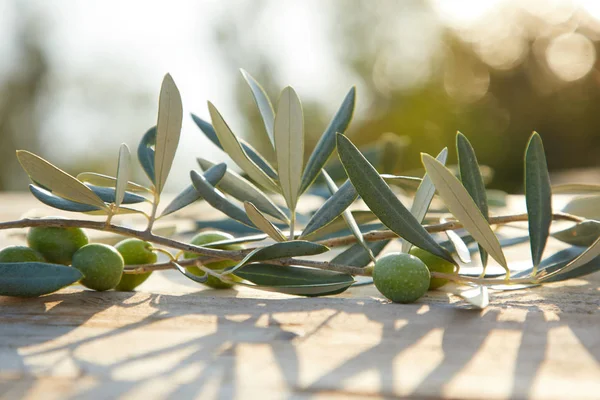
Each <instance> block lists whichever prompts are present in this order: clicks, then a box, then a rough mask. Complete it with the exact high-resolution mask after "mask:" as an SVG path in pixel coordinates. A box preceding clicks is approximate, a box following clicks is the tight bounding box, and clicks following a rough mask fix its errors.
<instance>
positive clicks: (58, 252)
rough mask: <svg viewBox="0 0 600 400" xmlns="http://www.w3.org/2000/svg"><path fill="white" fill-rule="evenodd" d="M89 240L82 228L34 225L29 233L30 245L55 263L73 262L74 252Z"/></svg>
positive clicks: (28, 240) (66, 263) (47, 259)
mask: <svg viewBox="0 0 600 400" xmlns="http://www.w3.org/2000/svg"><path fill="white" fill-rule="evenodd" d="M88 242H89V240H88V237H87V235H86V234H85V232H84V231H83V229H81V228H57V227H34V228H31V229H29V232H28V233H27V243H28V244H29V247H31V248H32V249H34V250H36V251H38V252H39V253H40V254H41V255H42V256H43V257H44V258H45V259H46V261H48V262H50V263H54V264H64V265H69V264H71V260H72V258H73V254H75V252H76V251H77V250H79V249H80V248H81V247H83V246H85V245H86V244H88Z"/></svg>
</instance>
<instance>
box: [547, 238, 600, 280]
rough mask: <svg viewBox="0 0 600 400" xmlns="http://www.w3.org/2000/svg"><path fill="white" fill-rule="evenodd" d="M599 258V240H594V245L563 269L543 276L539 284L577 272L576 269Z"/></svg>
mask: <svg viewBox="0 0 600 400" xmlns="http://www.w3.org/2000/svg"><path fill="white" fill-rule="evenodd" d="M598 256H600V238H598V239H596V241H595V242H594V243H592V245H591V246H590V247H588V248H587V249H585V251H584V252H583V253H581V254H580V255H578V256H577V257H576V258H575V259H574V260H572V261H571V262H569V263H568V264H567V265H565V266H564V267H563V268H560V269H558V270H556V271H554V272H551V273H549V274H546V275H543V276H541V277H540V279H538V280H539V281H540V282H545V281H548V280H551V279H556V277H557V276H559V275H563V274H566V273H569V272H572V271H575V270H577V269H578V268H581V267H584V266H585V265H586V264H588V263H590V262H591V261H593V260H594V259H595V258H596V257H598Z"/></svg>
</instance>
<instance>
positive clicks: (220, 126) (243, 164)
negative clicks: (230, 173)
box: [208, 101, 280, 192]
mask: <svg viewBox="0 0 600 400" xmlns="http://www.w3.org/2000/svg"><path fill="white" fill-rule="evenodd" d="M208 111H209V112H210V118H211V120H212V124H213V127H214V128H215V132H216V133H217V136H218V137H219V142H220V143H221V145H222V146H223V149H224V150H225V152H226V153H227V154H228V155H229V157H231V159H232V160H233V161H235V163H236V164H237V165H238V166H239V167H240V168H241V169H243V170H244V171H245V172H246V173H247V174H248V176H250V178H252V179H253V180H254V181H255V182H256V183H258V184H259V185H260V186H262V187H264V188H267V189H270V190H272V191H274V192H279V191H280V189H279V187H278V186H277V184H276V183H275V181H273V179H271V178H269V176H268V175H267V174H265V173H264V172H263V171H262V170H261V169H260V168H259V167H258V166H257V165H256V164H254V162H253V161H252V160H250V159H249V158H248V155H247V154H246V152H245V151H244V149H243V148H242V145H241V144H240V142H239V140H238V139H237V137H236V136H235V135H234V133H233V132H232V131H231V129H230V128H229V126H228V125H227V123H226V122H225V120H224V119H223V117H222V116H221V114H220V113H219V111H218V110H217V108H216V107H215V106H214V105H213V104H212V103H211V102H210V101H209V102H208Z"/></svg>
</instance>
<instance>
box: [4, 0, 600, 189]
mask: <svg viewBox="0 0 600 400" xmlns="http://www.w3.org/2000/svg"><path fill="white" fill-rule="evenodd" d="M0 15H1V17H0V22H1V23H0V26H1V28H0V33H2V35H3V41H2V42H3V43H2V44H0V54H1V55H2V57H0V59H1V60H2V61H0V138H1V140H0V144H1V145H0V190H26V188H27V178H26V176H25V175H24V173H22V172H21V171H20V168H19V166H18V163H17V162H16V158H15V157H14V150H15V149H16V148H25V149H28V150H31V151H34V152H36V153H38V154H40V155H42V156H44V157H46V158H48V159H49V160H51V161H52V162H53V163H55V164H57V165H59V166H60V167H62V168H64V169H65V170H67V171H69V172H72V173H77V172H81V171H84V170H88V171H89V170H91V171H96V172H102V173H108V174H113V173H114V171H115V169H116V157H117V151H118V146H119V144H120V143H121V142H126V143H128V144H129V146H130V147H131V148H132V149H133V148H135V147H136V146H137V141H138V140H139V139H140V138H141V136H142V134H143V133H144V132H145V130H146V129H147V128H148V127H150V126H152V125H153V124H154V123H155V119H156V108H157V99H158V91H159V87H160V82H161V79H162V75H163V74H164V73H166V72H171V74H172V75H173V77H174V79H175V81H176V82H177V84H178V86H179V88H180V91H181V93H182V97H183V101H184V107H185V109H186V111H188V112H194V113H196V114H198V115H200V116H202V117H204V118H208V112H207V109H206V101H207V100H209V99H210V100H211V101H213V102H214V103H215V105H216V106H217V107H218V108H219V109H220V110H221V112H222V113H223V115H224V116H225V118H226V120H227V121H228V122H229V123H230V125H231V126H232V127H233V129H234V131H235V132H236V133H239V134H240V135H242V136H245V137H247V138H248V140H250V141H251V140H252V134H253V132H257V131H258V130H260V129H264V128H263V127H262V122H261V120H260V117H259V115H258V112H257V110H256V107H255V105H254V102H253V100H252V97H251V95H250V92H249V90H248V88H247V86H245V84H244V82H243V79H242V78H241V75H240V74H239V72H238V68H244V69H246V70H247V71H248V72H250V73H251V74H252V75H253V76H254V77H255V78H256V79H257V80H258V81H259V82H261V83H263V86H264V87H265V88H266V89H267V91H268V93H269V94H270V96H271V98H272V100H273V101H274V102H276V99H277V97H278V94H279V92H280V90H281V89H282V88H283V87H284V86H287V85H291V86H294V87H295V88H296V90H297V91H298V93H299V94H300V97H301V98H302V100H303V105H304V109H305V118H306V129H307V135H308V139H307V153H308V151H310V149H312V147H313V146H314V144H315V143H316V141H317V140H318V138H319V135H320V134H321V133H322V132H323V130H324V128H325V127H326V125H327V123H328V121H329V119H330V118H331V116H332V115H333V113H334V112H335V110H336V109H337V107H338V106H339V104H340V103H341V101H342V99H343V98H344V96H345V94H346V92H347V91H348V89H349V88H350V87H352V86H353V85H355V86H356V87H357V91H358V102H357V110H356V113H355V119H354V121H353V123H352V124H351V126H350V129H349V131H348V134H349V135H350V136H351V138H352V140H353V141H355V143H357V144H359V145H361V146H368V145H370V144H371V145H372V144H374V143H378V146H379V148H381V149H385V150H386V152H387V153H386V156H385V157H387V161H386V163H385V166H384V165H383V163H380V165H379V167H380V169H382V168H385V169H386V170H387V171H386V172H394V173H402V172H407V171H408V172H414V173H418V171H415V170H416V169H418V168H419V167H420V159H419V153H420V152H428V153H432V154H434V153H435V154H437V152H439V151H440V150H441V148H442V147H444V146H448V147H449V148H450V150H451V153H450V154H451V157H450V160H449V163H453V162H455V160H456V156H455V155H454V136H455V134H456V131H457V130H460V131H461V132H463V133H464V134H465V135H467V137H468V138H469V139H470V140H471V142H472V144H473V146H474V147H475V149H476V151H477V154H478V158H479V161H480V163H482V164H486V165H489V166H490V167H492V168H493V170H494V180H493V182H492V184H491V185H490V186H491V187H493V188H499V189H503V190H506V191H509V192H519V191H520V190H522V175H523V166H522V158H523V153H524V147H525V144H526V142H527V140H528V138H529V136H530V135H531V132H532V131H533V130H536V131H538V132H539V133H540V134H541V135H542V138H543V139H544V143H545V146H546V151H547V156H548V162H549V167H550V169H551V171H553V172H560V171H564V170H573V169H580V168H586V169H590V170H589V171H591V172H589V173H588V174H586V175H585V179H586V180H589V179H592V180H594V179H596V178H598V179H597V180H598V181H600V173H598V172H597V170H596V169H595V168H596V167H597V166H598V164H599V163H598V161H597V159H598V154H600V152H599V150H600V134H599V133H598V130H599V128H600V112H599V111H598V110H600V75H599V73H598V67H597V66H598V61H597V52H598V49H599V45H598V43H599V42H600V1H597V0H577V1H576V0H530V1H516V0H488V1H477V0H462V1H461V0H429V1H423V0H403V1H394V0H376V1H374V0H369V1H367V0H364V1H357V0H329V1H316V0H312V1H302V2H298V1H291V0H290V1H281V0H264V1H251V0H247V1H242V0H236V1H234V0H229V1H216V0H215V1H199V2H196V1H194V2H192V1H171V2H152V1H132V2H119V1H114V0H111V1H105V2H77V1H74V0H72V1H67V0H58V1H53V2H44V1H42V0H29V1H18V0H12V1H11V0H4V1H3V2H1V3H0ZM200 155H202V156H203V157H206V158H209V159H212V160H213V161H221V160H224V159H226V156H225V155H223V154H222V153H221V152H220V151H218V150H217V149H216V148H215V147H214V146H212V144H210V143H208V142H207V141H206V140H205V139H204V138H203V137H202V136H201V134H200V133H199V131H198V129H197V128H196V127H195V126H194V125H193V123H192V122H191V119H190V118H187V117H186V118H185V122H184V128H183V134H182V144H181V147H180V149H179V150H178V158H177V161H176V163H175V166H174V170H173V173H172V179H170V182H169V186H168V188H167V189H170V190H173V191H176V190H178V189H179V188H181V187H182V186H184V185H185V184H186V183H187V177H188V171H189V169H191V168H196V165H195V162H194V160H195V157H196V156H200ZM136 178H137V179H139V180H140V181H143V180H144V177H143V174H142V173H141V171H137V172H136Z"/></svg>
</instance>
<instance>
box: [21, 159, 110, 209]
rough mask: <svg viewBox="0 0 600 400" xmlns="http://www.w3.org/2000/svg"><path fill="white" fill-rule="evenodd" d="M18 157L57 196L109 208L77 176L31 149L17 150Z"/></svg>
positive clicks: (28, 170)
mask: <svg viewBox="0 0 600 400" xmlns="http://www.w3.org/2000/svg"><path fill="white" fill-rule="evenodd" d="M17 158H18V159H19V162H20V163H21V165H22V166H23V169H24V170H25V172H27V175H29V177H30V178H31V180H33V181H34V182H36V183H38V184H40V185H42V186H45V187H47V188H48V189H50V190H51V191H52V193H54V194H55V195H57V196H60V197H64V198H65V199H68V200H72V201H76V202H79V203H83V204H89V205H92V206H97V207H100V208H102V209H107V208H108V207H107V206H106V204H105V203H104V202H103V201H102V200H101V199H100V197H98V196H97V195H96V193H94V192H93V191H92V190H91V189H90V188H88V187H87V186H85V185H84V184H83V183H82V182H81V181H79V180H77V178H75V177H73V176H71V175H69V174H67V173H66V172H65V171H63V170H61V169H60V168H58V167H56V166H54V165H53V164H51V163H50V162H48V161H46V160H44V159H43V158H41V157H39V156H37V155H35V154H33V153H30V152H29V151H25V150H19V151H17Z"/></svg>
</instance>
